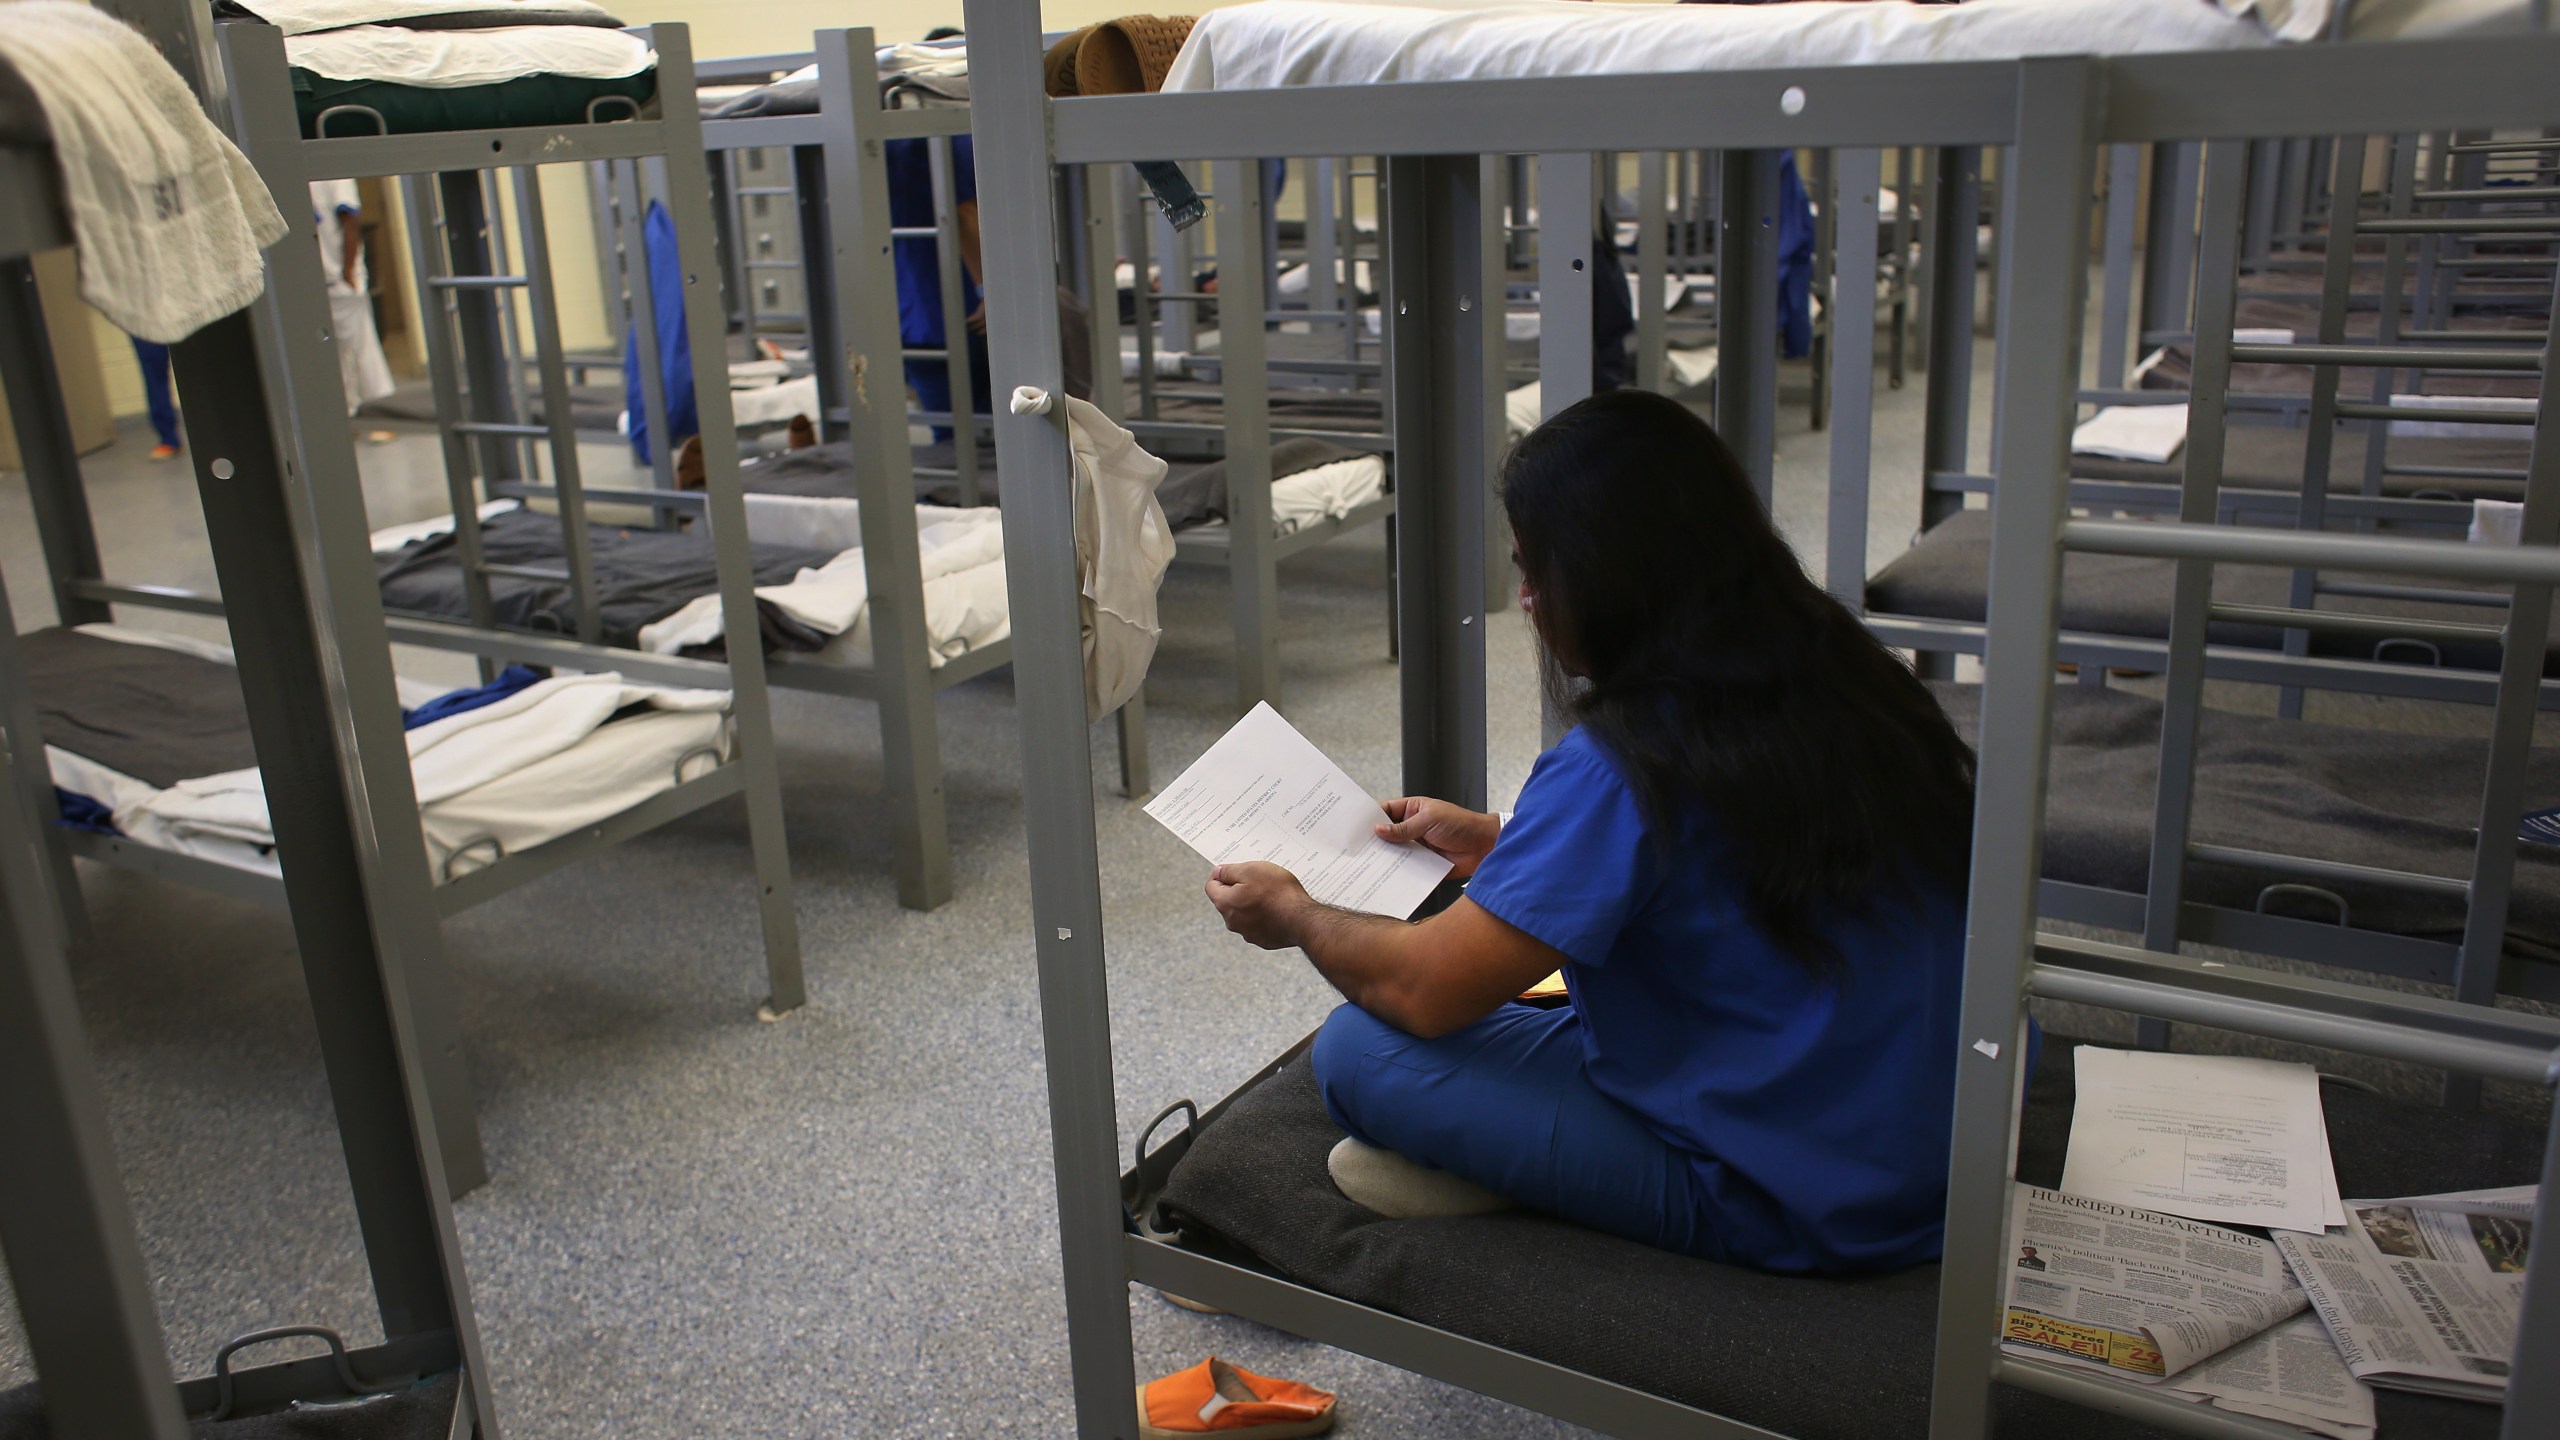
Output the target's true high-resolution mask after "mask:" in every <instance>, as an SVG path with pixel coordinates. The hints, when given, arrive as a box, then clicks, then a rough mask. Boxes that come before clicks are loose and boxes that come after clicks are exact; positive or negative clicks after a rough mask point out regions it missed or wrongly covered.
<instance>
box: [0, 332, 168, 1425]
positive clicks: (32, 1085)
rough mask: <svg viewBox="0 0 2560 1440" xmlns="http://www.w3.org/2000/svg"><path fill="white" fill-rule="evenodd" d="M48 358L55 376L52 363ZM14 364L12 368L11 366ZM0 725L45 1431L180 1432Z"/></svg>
mask: <svg viewBox="0 0 2560 1440" xmlns="http://www.w3.org/2000/svg"><path fill="white" fill-rule="evenodd" d="M10 288H12V289H14V288H15V287H14V286H12V287H10ZM38 333H39V335H41V332H38ZM43 368H44V371H45V373H47V374H50V373H51V372H52V365H51V363H50V361H48V362H47V363H46V365H45V366H44V367H43ZM9 374H10V378H11V379H12V380H16V379H19V378H20V376H19V375H18V372H17V370H16V369H15V368H14V366H13V367H12V369H11V370H10V372H9ZM56 413H59V412H56ZM12 415H13V417H14V418H15V419H16V420H17V422H18V425H19V429H20V433H21V434H23V433H25V431H26V430H27V429H29V428H32V426H33V425H34V424H35V423H36V422H37V420H38V419H39V417H38V416H37V415H35V414H34V413H32V412H30V411H28V410H27V409H25V408H24V407H23V406H15V407H13V409H12ZM17 633H18V632H17V626H16V622H15V621H14V620H13V619H12V618H11V616H10V614H9V602H8V596H7V595H6V593H5V592H0V679H5V680H8V681H14V680H16V679H17V677H19V676H21V675H23V674H24V673H25V672H24V671H23V670H22V669H21V668H20V667H19V665H18V662H17ZM9 688H13V689H14V688H19V687H9ZM8 698H9V699H10V700H11V701H13V702H22V701H23V700H24V699H25V697H24V695H23V693H19V694H13V695H11V696H9V697H8ZM0 731H5V732H6V733H5V735H0V739H5V740H6V741H7V742H8V743H7V744H5V745H0V767H5V768H7V769H8V770H9V771H10V772H11V773H10V780H11V783H10V784H9V786H8V787H7V788H8V790H9V791H10V794H9V795H8V796H6V797H0V1097H6V1099H5V1102H0V1155H6V1156H8V1157H9V1165H8V1170H9V1174H8V1175H7V1176H6V1177H5V1178H4V1179H0V1258H5V1259H6V1260H7V1262H8V1270H9V1279H10V1282H11V1284H12V1286H13V1287H14V1288H15V1290H16V1293H17V1302H18V1304H17V1308H18V1315H19V1318H20V1320H21V1322H22V1324H23V1325H24V1327H25V1330H26V1336H27V1350H28V1354H29V1357H30V1358H31V1359H32V1360H33V1361H34V1362H35V1370H36V1378H37V1382H38V1383H39V1384H41V1385H42V1386H43V1387H44V1396H45V1410H46V1412H47V1414H48V1415H49V1416H50V1418H51V1421H52V1429H53V1433H54V1434H56V1435H59V1436H61V1437H63V1440H127V1437H131V1440H181V1437H183V1436H184V1435H185V1434H186V1429H187V1427H186V1422H185V1421H184V1420H183V1419H182V1418H181V1417H180V1415H179V1412H178V1387H177V1381H176V1379H175V1378H174V1377H173V1376H172V1374H171V1373H170V1369H169V1344H168V1339H167V1337H166V1336H165V1335H164V1334H163V1333H162V1332H161V1329H160V1315H159V1312H158V1310H157V1309H156V1308H155V1307H154V1306H153V1304H152V1299H151V1279H150V1270H149V1268H148V1266H147V1265H146V1263H145V1262H144V1260H143V1258H142V1242H141V1239H140V1237H139V1236H138V1235H137V1234H136V1232H135V1230H134V1224H133V1208H132V1205H131V1203H130V1201H129V1200H128V1199H127V1197H126V1194H125V1189H124V1184H123V1181H122V1180H121V1178H120V1177H119V1176H118V1173H117V1169H116V1157H115V1147H114V1144H113V1142H112V1140H111V1138H110V1136H109V1133H108V1130H107V1107H106V1100H105V1097H104V1096H103V1095H101V1094H100V1092H99V1089H98V1080H97V1073H96V1071H95V1069H94V1067H92V1065H91V1064H90V1060H89V1043H88V1038H87V1036H86V1035H84V1034H83V1033H82V1030H81V1026H80V1008H79V1001H78V999H77V997H76V996H75V995H74V994H73V993H72V988H71V972H70V969H69V967H68V966H67V965H65V963H64V961H63V956H62V943H63V933H62V932H63V927H64V925H65V923H66V922H67V918H68V917H67V916H66V915H65V914H64V913H63V912H62V911H61V910H60V908H59V906H58V903H57V900H58V897H57V895H56V893H55V891H54V890H53V888H52V886H53V883H54V877H53V875H52V874H51V873H50V870H51V867H50V866H49V865H48V864H47V862H46V860H45V859H44V858H43V857H44V856H45V855H46V854H47V853H48V852H50V853H54V854H59V853H60V847H58V846H51V845H47V844H45V843H44V841H43V839H42V836H41V828H42V827H43V826H44V825H46V824H48V823H49V817H50V815H51V814H52V813H53V809H52V801H53V787H52V785H51V783H50V776H49V774H48V773H47V771H46V768H45V757H44V737H43V733H42V731H41V729H39V728H38V726H37V724H36V722H35V717H34V714H33V711H32V708H31V707H26V706H23V705H22V704H19V703H12V704H11V705H10V707H9V709H8V711H7V712H6V713H0ZM31 792H34V793H31ZM39 795H40V797H41V802H42V803H41V808H39V805H38V803H37V802H38V799H39Z"/></svg>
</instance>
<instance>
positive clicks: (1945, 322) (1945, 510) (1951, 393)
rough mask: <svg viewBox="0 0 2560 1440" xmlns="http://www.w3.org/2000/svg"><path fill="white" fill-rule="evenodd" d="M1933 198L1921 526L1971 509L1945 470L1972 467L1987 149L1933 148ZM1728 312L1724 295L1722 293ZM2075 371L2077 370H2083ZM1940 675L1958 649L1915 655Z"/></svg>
mask: <svg viewBox="0 0 2560 1440" xmlns="http://www.w3.org/2000/svg"><path fill="white" fill-rule="evenodd" d="M1929 173H1930V183H1929V186H1928V195H1929V205H1928V209H1927V211H1926V212H1925V213H1924V214H1923V215H1922V217H1921V219H1922V221H1923V223H1924V224H1925V225H1926V227H1927V229H1926V235H1925V240H1924V243H1923V247H1922V248H1923V250H1924V251H1925V255H1924V259H1925V260H1926V262H1927V270H1926V276H1925V285H1924V288H1923V289H1922V292H1921V294H1922V297H1923V301H1924V303H1925V307H1926V310H1927V314H1926V316H1925V317H1924V318H1923V319H1922V320H1921V321H1920V322H1919V328H1920V334H1921V339H1920V348H1921V352H1922V354H1923V355H1924V356H1925V357H1926V364H1925V365H1924V367H1923V368H1924V369H1925V370H1926V371H1927V372H1928V382H1927V389H1926V391H1925V393H1924V394H1923V395H1922V397H1921V436H1920V528H1921V529H1923V530H1926V529H1928V528H1929V527H1931V526H1933V525H1935V524H1937V523H1938V522H1939V521H1941V520H1944V519H1946V518H1947V517H1948V516H1949V515H1952V514H1954V513H1956V512H1957V511H1959V510H1962V509H1963V508H1964V496H1963V495H1961V494H1957V493H1954V492H1951V491H1943V490H1940V489H1938V488H1937V477H1938V476H1940V475H1944V474H1961V473H1964V472H1966V471H1969V470H1971V469H1972V468H1973V467H1972V464H1971V454H1972V448H1973V287H1974V282H1975V273H1974V270H1975V267H1974V257H1975V253H1976V249H1977V245H1976V242H1977V239H1978V237H1977V236H1976V234H1975V230H1974V227H1975V224H1976V219H1975V217H1976V216H1978V215H1979V214H1980V213H1981V210H1982V149H1981V147H1980V146H1971V145H1967V146H1948V147H1941V148H1938V149H1934V150H1931V151H1930V152H1929ZM1718 313H1722V299H1721V297H1719V300H1718ZM2074 373H2075V374H2076V373H2077V371H2076V369H2075V371H2074ZM1913 659H1914V661H1915V667H1916V668H1917V669H1918V670H1919V672H1920V673H1921V674H1922V675H1924V676H1927V677H1929V678H1931V679H1934V680H1952V679H1954V678H1955V673H1956V661H1955V656H1954V655H1953V654H1951V653H1947V652H1943V651H1929V650H1924V651H1920V652H1918V653H1917V654H1916V655H1915V656H1914V657H1913Z"/></svg>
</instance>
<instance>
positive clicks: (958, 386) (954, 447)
mask: <svg viewBox="0 0 2560 1440" xmlns="http://www.w3.org/2000/svg"><path fill="white" fill-rule="evenodd" d="M864 58H865V60H866V61H867V60H868V59H869V58H870V57H869V56H867V55H866V56H865V57H864ZM862 113H863V114H865V115H872V116H876V115H878V114H879V113H880V97H879V86H878V85H877V84H874V85H873V86H872V93H871V96H870V104H869V105H868V106H866V107H865V108H864V111H863V112H862ZM952 146H953V140H952V137H951V136H948V135H936V136H933V137H932V138H931V139H928V140H926V141H925V142H924V147H925V156H926V160H927V163H928V164H929V166H930V167H931V174H932V184H933V263H934V271H935V274H936V276H937V277H938V279H939V280H940V282H941V286H942V364H943V368H944V370H945V372H946V373H947V374H949V375H950V377H951V457H952V459H951V463H952V465H953V466H954V467H955V468H956V469H957V470H958V471H959V487H960V503H961V504H963V505H975V504H977V503H978V420H977V414H978V382H977V380H976V378H975V377H974V376H972V375H971V374H970V373H969V324H968V321H969V311H968V307H967V306H965V305H963V304H961V303H960V299H961V293H962V292H961V288H960V275H961V265H960V209H959V191H958V187H957V185H956V183H955V179H954V176H953V173H952V170H953V163H954V157H953V153H952ZM887 194H888V190H887V187H886V186H885V185H884V186H883V187H882V189H881V195H882V196H883V197H884V201H885V197H886V196H887ZM1056 288H1057V287H1056V286H1055V285H1052V286H1050V288H1049V290H1048V291H1043V292H1041V293H1043V294H1048V293H1050V292H1051V291H1054V290H1055V289H1056ZM882 378H883V380H884V382H885V381H888V380H889V379H890V377H886V376H884V377H882ZM895 383H896V386H897V393H898V394H899V395H901V396H903V395H905V393H906V390H905V382H904V381H903V380H899V381H896V382H895ZM903 408H904V406H903V404H902V405H901V409H902V410H903ZM898 428H899V431H900V434H899V436H898V443H899V444H901V445H904V444H905V443H906V436H905V433H904V432H905V429H906V426H905V416H904V415H903V414H902V415H901V416H900V417H899V426H898ZM918 633H919V634H921V633H922V632H921V631H919V632H918Z"/></svg>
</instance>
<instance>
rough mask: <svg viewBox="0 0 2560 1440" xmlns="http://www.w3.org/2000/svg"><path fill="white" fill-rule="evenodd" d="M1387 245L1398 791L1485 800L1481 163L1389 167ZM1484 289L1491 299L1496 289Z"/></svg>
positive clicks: (1434, 161)
mask: <svg viewBox="0 0 2560 1440" xmlns="http://www.w3.org/2000/svg"><path fill="white" fill-rule="evenodd" d="M1386 165H1387V170H1388V176H1389V178H1388V183H1387V204H1388V207H1389V212H1390V214H1391V216H1392V219H1391V221H1390V224H1391V228H1392V231H1393V233H1394V235H1395V237H1396V238H1395V242H1394V243H1393V244H1392V245H1390V246H1389V247H1388V249H1387V267H1388V293H1389V295H1390V296H1391V297H1392V298H1391V300H1390V302H1389V309H1390V311H1391V312H1392V313H1390V315H1389V316H1388V326H1389V328H1390V329H1392V330H1393V331H1394V332H1395V350H1394V361H1393V369H1392V371H1391V372H1390V374H1391V379H1390V384H1389V397H1390V399H1389V404H1390V406H1391V407H1392V413H1393V415H1394V421H1395V433H1396V462H1397V464H1396V504H1397V508H1398V511H1399V513H1400V517H1401V519H1402V521H1403V523H1402V524H1400V525H1398V526H1397V528H1396V553H1397V561H1398V590H1399V592H1400V594H1401V596H1402V600H1401V605H1400V610H1401V614H1400V616H1399V622H1400V628H1401V629H1402V631H1403V636H1404V640H1403V650H1404V664H1403V668H1402V677H1401V678H1402V695H1403V710H1404V786H1405V790H1406V792H1407V793H1408V794H1414V795H1436V796H1439V797H1441V798H1443V799H1446V800H1450V801H1453V802H1455V803H1457V804H1460V805H1464V806H1467V807H1469V808H1471V809H1482V808H1484V805H1485V792H1486V775H1485V713H1484V702H1485V660H1484V625H1483V623H1482V601H1483V598H1484V575H1483V570H1482V567H1483V564H1484V533H1485V529H1486V523H1485V513H1484V504H1485V485H1484V481H1483V477H1484V475H1485V473H1486V471H1487V470H1488V469H1489V468H1490V465H1491V461H1492V458H1493V457H1492V456H1490V455H1488V454H1486V453H1485V449H1484V445H1485V434H1486V430H1485V417H1484V415H1483V414H1482V413H1481V411H1480V410H1479V409H1478V407H1479V406H1481V405H1482V404H1483V403H1484V393H1485V385H1484V374H1485V367H1486V365H1487V364H1488V363H1490V360H1491V357H1489V356H1487V355H1486V354H1485V353H1484V348H1485V339H1484V337H1485V331H1486V327H1485V326H1484V325H1483V324H1482V323H1481V321H1480V319H1479V317H1478V316H1477V315H1476V314H1475V313H1474V311H1475V308H1476V307H1477V306H1479V305H1482V304H1486V303H1488V301H1489V299H1490V295H1489V294H1488V288H1487V287H1486V286H1485V281H1486V280H1487V279H1489V278H1493V277H1488V276H1487V275H1485V274H1484V271H1483V259H1484V254H1485V248H1486V247H1485V245H1484V243H1483V238H1484V237H1483V236H1482V235H1481V234H1480V233H1479V232H1480V230H1481V228H1482V226H1483V224H1484V218H1485V212H1484V209H1483V207H1482V205H1481V203H1480V201H1481V193H1482V187H1483V183H1484V181H1483V168H1482V166H1481V165H1480V164H1479V163H1478V159H1477V157H1476V156H1473V155H1432V156H1414V157H1396V158H1391V159H1389V160H1388V161H1387V162H1386ZM1492 293H1499V292H1498V291H1494V292H1492Z"/></svg>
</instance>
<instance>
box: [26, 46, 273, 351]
mask: <svg viewBox="0 0 2560 1440" xmlns="http://www.w3.org/2000/svg"><path fill="white" fill-rule="evenodd" d="M8 18H9V23H8V24H6V25H0V60H5V61H7V62H8V63H9V64H10V65H12V66H14V67H15V68H16V69H17V72H18V74H19V76H20V78H22V79H23V80H25V81H26V84H27V88H28V90H29V91H30V92H32V93H33V94H34V96H35V99H36V103H37V105H39V106H41V107H42V108H43V110H44V117H45V124H46V125H47V127H48V128H50V129H51V130H52V132H53V153H54V158H55V159H56V160H57V161H58V162H59V163H60V165H61V169H62V196H63V200H64V201H65V202H66V203H67V204H68V205H69V207H70V211H71V234H72V238H73V239H74V240H76V241H78V242H79V247H80V295H81V298H83V299H85V300H87V301H88V302H89V303H90V304H92V305H95V306H96V307H98V309H99V311H100V312H101V313H103V314H104V315H105V316H106V317H107V318H108V319H109V320H112V321H114V322H115V323H116V324H117V325H118V326H119V327H121V328H122V329H124V330H125V331H126V332H127V333H128V334H132V335H135V336H138V337H140V338H142V339H144V340H156V341H159V342H161V343H163V344H167V343H170V342H172V341H178V340H183V339H185V338H187V337H188V336H189V335H192V334H194V333H195V332H196V331H198V330H200V329H202V328H204V326H205V325H206V323H207V322H209V321H212V320H216V319H219V318H220V317H222V316H225V315H228V314H230V313H231V312H233V311H235V310H238V309H240V308H241V307H242V306H244V305H247V304H248V303H249V302H250V301H252V300H255V299H257V298H258V294H259V292H260V291H262V290H264V289H265V288H266V267H265V263H264V260H263V258H262V257H261V256H260V255H259V253H258V252H259V251H260V250H262V249H264V248H265V247H267V246H269V245H273V244H274V243H276V242H277V241H278V240H281V239H283V238H284V233H285V222H284V216H283V215H282V214H280V213H278V212H277V210H276V202H275V197H274V196H273V195H272V194H270V193H268V190H267V186H266V182H265V181H264V180H262V179H260V178H259V176H258V172H257V171H256V170H255V169H253V168H252V167H251V166H250V164H249V161H248V157H246V156H244V155H242V154H241V153H240V151H239V149H238V147H236V146H234V145H233V144H232V143H231V141H230V140H229V139H227V138H226V137H225V136H224V135H223V134H222V132H221V131H219V130H216V129H215V128H213V122H211V121H210V120H207V119H206V118H205V114H204V110H203V108H202V107H201V106H199V105H198V104H197V103H196V97H195V92H193V91H191V90H189V89H188V88H187V84H186V82H185V81H184V80H181V79H180V78H178V72H177V71H175V70H172V69H170V68H169V63H168V62H167V61H165V60H163V59H161V58H160V52H158V51H157V50H154V49H153V48H151V42H150V41H148V40H145V39H143V38H142V36H141V35H139V34H137V33H135V32H134V31H133V30H131V29H129V28H127V27H126V26H125V25H124V24H122V23H121V22H119V21H117V20H115V19H112V18H110V17H109V16H107V15H105V14H102V13H101V12H99V11H98V10H96V9H94V8H93V7H91V6H88V5H84V4H78V3H75V0H18V3H15V4H12V5H10V6H9V11H8Z"/></svg>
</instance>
